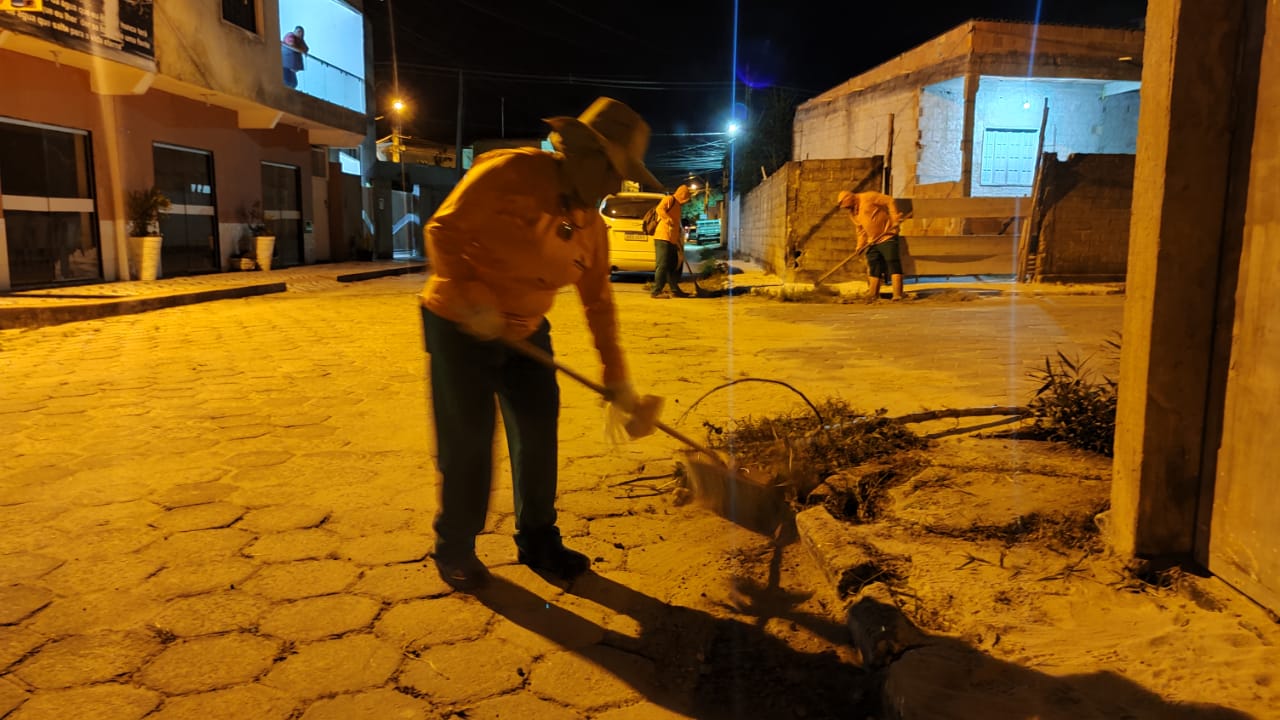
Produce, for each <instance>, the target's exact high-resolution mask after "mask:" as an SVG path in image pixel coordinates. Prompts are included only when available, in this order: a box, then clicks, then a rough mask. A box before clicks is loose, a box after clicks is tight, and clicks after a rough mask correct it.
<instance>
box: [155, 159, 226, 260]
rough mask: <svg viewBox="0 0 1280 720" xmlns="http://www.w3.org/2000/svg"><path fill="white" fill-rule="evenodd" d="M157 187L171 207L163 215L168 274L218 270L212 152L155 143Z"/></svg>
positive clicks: (163, 249) (163, 251)
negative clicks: (167, 199)
mask: <svg viewBox="0 0 1280 720" xmlns="http://www.w3.org/2000/svg"><path fill="white" fill-rule="evenodd" d="M153 154H154V158H155V168H156V187H157V188H159V189H160V192H162V193H164V195H165V197H167V198H169V202H170V203H172V204H171V205H170V206H169V209H168V210H165V211H163V212H162V213H161V215H160V235H161V236H162V237H163V238H164V242H163V244H162V245H161V246H160V262H161V268H162V270H163V273H164V275H165V276H174V275H196V274H200V273H210V272H217V271H218V270H219V266H218V260H219V254H218V219H217V213H216V211H215V209H214V203H213V197H214V195H213V153H210V152H207V151H204V150H196V149H193V148H185V147H179V146H177V145H165V144H163V143H156V144H155V145H154V146H153Z"/></svg>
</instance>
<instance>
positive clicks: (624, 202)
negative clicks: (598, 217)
mask: <svg viewBox="0 0 1280 720" xmlns="http://www.w3.org/2000/svg"><path fill="white" fill-rule="evenodd" d="M659 200H661V198H647V197H627V196H625V195H622V196H619V195H614V196H611V197H608V198H605V201H604V207H602V208H601V209H600V213H601V214H602V215H604V216H605V217H611V218H621V219H623V220H639V219H640V218H642V217H644V214H645V213H647V212H649V208H651V207H653V206H654V205H657V204H658V201H659Z"/></svg>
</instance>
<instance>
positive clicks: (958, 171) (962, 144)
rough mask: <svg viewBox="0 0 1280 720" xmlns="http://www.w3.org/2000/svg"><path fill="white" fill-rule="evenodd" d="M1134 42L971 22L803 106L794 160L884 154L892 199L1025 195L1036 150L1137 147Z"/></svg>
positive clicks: (1117, 35)
mask: <svg viewBox="0 0 1280 720" xmlns="http://www.w3.org/2000/svg"><path fill="white" fill-rule="evenodd" d="M1142 43H1143V33H1142V32H1141V31H1138V30H1116V29H1107V28H1094V27H1067V26H1055V25H1043V24H1042V25H1035V24H1027V23H1012V22H990V21H978V20H971V21H969V22H966V23H964V24H963V25H960V26H958V27H956V28H954V29H952V30H950V31H948V32H946V33H943V34H942V35H939V36H938V37H936V38H934V39H932V40H930V41H928V42H926V43H924V44H922V45H920V46H918V47H916V48H913V49H911V50H909V51H907V52H905V53H903V54H902V55H899V56H898V57H896V58H894V59H892V60H890V61H888V62H886V63H883V64H881V65H878V66H876V67H875V68H873V69H871V70H868V71H867V72H864V73H862V74H860V75H858V76H856V77H854V78H851V79H850V80H848V81H846V82H844V83H842V84H840V85H838V86H837V87H834V88H832V89H830V90H828V91H826V92H824V93H822V94H821V95H818V96H817V97H815V98H813V99H811V100H808V101H806V102H805V103H803V104H801V105H800V106H799V107H798V108H797V109H796V115H795V123H794V125H793V135H794V150H793V154H794V157H793V159H794V160H798V161H799V160H820V159H839V158H865V157H873V156H876V155H881V156H884V157H885V160H886V162H885V165H886V168H887V172H888V177H889V181H888V182H889V190H890V192H892V194H894V195H896V196H907V197H1019V196H1026V195H1029V194H1030V193H1031V188H1032V185H1033V182H1034V173H1035V162H1036V156H1037V151H1038V149H1039V148H1040V147H1041V146H1042V147H1043V150H1044V152H1054V153H1057V154H1058V156H1059V157H1060V158H1061V159H1064V160H1065V159H1066V158H1067V157H1068V156H1069V155H1072V154H1093V153H1127V154H1130V155H1132V154H1133V153H1134V152H1135V151H1136V148H1137V131H1138V97H1139V88H1140V82H1139V80H1140V76H1141V72H1142V68H1141V64H1140V62H1139V61H1138V60H1137V58H1140V57H1141V55H1142ZM1042 128H1043V130H1042Z"/></svg>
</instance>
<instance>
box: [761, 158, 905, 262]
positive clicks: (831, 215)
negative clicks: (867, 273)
mask: <svg viewBox="0 0 1280 720" xmlns="http://www.w3.org/2000/svg"><path fill="white" fill-rule="evenodd" d="M883 161H884V159H883V158H882V157H879V156H877V157H873V158H847V159H842V160H808V161H805V162H789V163H787V164H786V165H785V166H783V168H782V169H780V170H778V172H776V173H774V174H773V175H770V176H769V179H767V180H765V181H764V182H763V183H761V184H760V185H758V186H756V188H755V189H753V190H752V191H751V192H750V193H747V195H746V196H745V197H743V198H742V199H741V201H740V205H739V209H738V233H737V245H736V249H737V252H738V254H739V255H742V256H746V257H749V258H751V259H753V260H755V261H757V262H759V263H760V264H761V266H762V267H764V268H765V269H766V270H768V271H769V272H771V273H774V274H776V275H778V276H780V277H782V278H783V279H784V280H786V281H787V282H811V281H813V280H815V279H817V278H818V277H819V276H821V275H822V274H823V273H825V272H826V271H827V270H828V269H830V268H831V267H833V266H834V265H835V264H836V263H838V262H840V260H842V259H844V258H845V256H847V255H848V254H849V253H851V252H853V248H854V247H855V245H856V239H855V238H854V232H853V224H852V223H850V222H849V220H848V217H847V216H846V215H845V214H844V213H841V212H839V211H838V210H837V208H836V196H837V195H838V194H839V193H840V191H841V190H878V189H879V188H880V187H881V183H882V182H883V177H884V176H883V173H882V168H883ZM850 265H852V266H853V268H852V269H849V268H846V269H843V270H841V271H838V272H837V273H836V274H834V275H832V276H831V282H842V281H844V280H850V279H856V278H859V277H862V266H861V265H860V264H859V263H850Z"/></svg>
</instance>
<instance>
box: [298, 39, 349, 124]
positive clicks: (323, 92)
mask: <svg viewBox="0 0 1280 720" xmlns="http://www.w3.org/2000/svg"><path fill="white" fill-rule="evenodd" d="M281 48H282V49H288V46H287V45H284V44H281ZM303 58H304V60H303V69H301V70H299V71H298V86H297V87H295V88H294V89H295V90H297V91H298V92H300V93H306V94H307V95H310V96H312V97H316V98H320V99H321V100H326V101H328V102H331V103H333V104H334V105H341V106H342V107H344V108H347V109H348V110H355V111H356V112H358V113H363V112H364V108H365V88H364V78H361V77H358V76H356V75H355V74H353V73H350V72H347V71H346V70H343V69H342V68H340V67H338V66H336V65H331V64H329V63H327V62H325V61H324V60H322V59H320V58H318V57H316V56H315V55H313V54H311V53H305V54H304V55H303Z"/></svg>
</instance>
